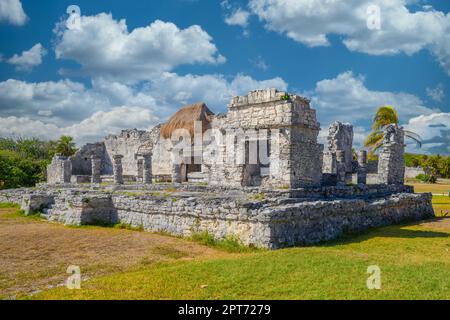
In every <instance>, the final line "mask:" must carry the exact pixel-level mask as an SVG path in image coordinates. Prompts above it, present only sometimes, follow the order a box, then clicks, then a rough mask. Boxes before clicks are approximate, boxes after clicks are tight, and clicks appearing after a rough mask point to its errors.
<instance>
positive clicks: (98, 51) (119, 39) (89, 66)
mask: <svg viewBox="0 0 450 320" xmlns="http://www.w3.org/2000/svg"><path fill="white" fill-rule="evenodd" d="M55 33H56V37H57V40H56V48H55V52H56V57H57V58H59V59H70V60H75V61H76V62H78V63H79V64H80V65H81V66H82V70H83V71H84V72H86V73H88V74H90V75H92V76H94V77H99V76H102V77H109V78H115V79H121V80H122V81H123V80H129V81H139V80H145V79H149V78H150V77H151V76H152V75H154V73H159V72H162V71H170V70H172V69H173V68H175V67H176V66H179V65H182V64H195V63H209V64H218V63H223V62H225V58H224V57H223V56H222V55H220V54H219V52H218V49H217V48H216V46H215V44H214V43H213V42H212V41H213V39H212V38H211V36H210V35H209V34H208V33H207V32H206V31H204V30H203V29H202V28H201V27H200V26H198V25H193V26H190V27H188V28H186V29H179V28H178V27H177V26H176V25H175V24H173V23H171V22H163V21H160V20H156V21H155V22H153V23H151V24H150V25H148V26H145V27H140V28H135V29H134V30H132V31H131V32H130V31H129V30H128V27H127V24H126V21H125V20H119V21H117V20H114V19H113V17H112V15H111V14H106V13H100V14H98V15H96V16H82V17H81V21H80V28H79V29H78V28H77V29H67V28H65V25H64V24H63V23H61V24H59V25H58V27H57V28H56V29H55Z"/></svg>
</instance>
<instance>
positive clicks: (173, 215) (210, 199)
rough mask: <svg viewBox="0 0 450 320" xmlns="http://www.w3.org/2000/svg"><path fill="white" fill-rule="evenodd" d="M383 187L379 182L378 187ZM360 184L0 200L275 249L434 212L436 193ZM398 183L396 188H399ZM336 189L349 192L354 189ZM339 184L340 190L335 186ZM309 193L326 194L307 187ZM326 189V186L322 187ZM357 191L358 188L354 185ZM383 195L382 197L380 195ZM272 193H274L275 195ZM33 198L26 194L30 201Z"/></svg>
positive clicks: (62, 216)
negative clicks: (256, 194) (259, 194)
mask: <svg viewBox="0 0 450 320" xmlns="http://www.w3.org/2000/svg"><path fill="white" fill-rule="evenodd" d="M377 188H379V189H377ZM377 188H368V189H367V190H365V189H364V188H362V189H361V190H360V191H361V196H360V197H355V194H353V198H345V197H344V196H345V195H343V194H340V196H341V198H334V199H333V198H327V197H323V198H320V199H313V198H300V197H302V196H308V194H305V193H304V192H305V190H302V189H298V190H291V191H286V192H293V193H292V194H285V195H284V197H283V194H282V192H280V193H279V194H277V195H275V196H276V197H274V198H271V197H270V196H271V195H270V194H268V198H267V199H266V200H258V201H252V200H249V199H247V200H246V199H245V197H242V195H240V196H236V195H235V194H234V193H230V194H228V193H226V192H221V193H220V195H217V196H212V195H209V193H208V192H207V193H205V194H203V195H202V194H198V193H197V194H196V196H194V195H189V194H183V193H180V194H173V195H170V196H164V195H160V196H156V195H155V196H127V195H123V194H120V193H116V194H107V193H102V192H94V191H80V190H63V191H62V192H61V191H56V190H55V191H49V190H47V191H40V192H39V191H30V190H29V189H27V192H23V190H22V191H20V190H12V191H2V192H0V201H1V202H4V201H14V202H16V201H17V203H20V204H21V205H22V207H23V208H24V209H26V208H27V206H28V208H29V209H30V210H31V207H30V205H32V206H33V207H34V208H38V207H39V208H44V209H43V211H44V217H46V218H47V219H49V220H52V221H59V222H62V223H65V224H74V225H80V224H98V223H101V224H109V223H118V222H123V223H129V224H131V225H133V226H142V227H143V228H144V229H145V230H146V231H151V232H161V231H164V232H168V233H170V234H174V235H182V236H189V235H192V234H193V233H197V232H203V231H207V232H208V233H210V234H211V235H213V236H214V237H216V238H224V237H227V236H234V237H238V238H239V239H240V240H241V241H242V242H243V243H244V244H247V245H255V246H258V247H266V248H271V249H276V248H281V247H286V246H291V245H297V244H311V243H316V242H319V241H325V240H331V239H335V238H336V237H339V236H340V235H342V234H344V233H347V232H360V231H363V230H366V229H368V228H371V227H377V226H383V225H388V224H394V223H401V222H406V221H416V220H421V219H427V218H432V217H434V212H433V209H432V206H431V194H413V193H407V192H402V193H393V194H390V195H382V194H381V193H378V194H376V193H373V194H372V196H371V197H367V196H364V194H365V193H367V192H382V191H385V192H395V191H412V189H408V188H407V187H404V188H405V189H403V190H401V189H398V188H400V186H393V187H392V189H391V190H388V188H383V186H379V187H377ZM396 188H397V189H396ZM338 189H339V188H337V187H335V188H334V189H333V188H330V189H328V190H330V192H336V193H335V195H338V192H349V195H351V194H352V189H351V188H343V189H342V190H338ZM333 190H334V191H333ZM309 191H311V194H320V193H317V192H314V190H313V189H311V190H309ZM324 191H325V189H324ZM353 192H355V191H353ZM381 195H382V196H381ZM272 196H274V195H272ZM26 200H28V201H26Z"/></svg>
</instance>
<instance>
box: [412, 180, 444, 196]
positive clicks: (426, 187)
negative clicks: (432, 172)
mask: <svg viewBox="0 0 450 320" xmlns="http://www.w3.org/2000/svg"><path fill="white" fill-rule="evenodd" d="M406 184H408V185H412V186H414V191H415V192H417V193H421V192H431V193H433V194H442V195H447V196H448V193H449V190H450V180H449V179H438V181H437V183H434V184H431V183H421V182H419V181H417V180H416V179H409V180H407V181H406Z"/></svg>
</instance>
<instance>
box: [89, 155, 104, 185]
mask: <svg viewBox="0 0 450 320" xmlns="http://www.w3.org/2000/svg"><path fill="white" fill-rule="evenodd" d="M101 167H102V159H100V158H99V157H96V156H91V168H92V175H91V183H101V182H102V179H101Z"/></svg>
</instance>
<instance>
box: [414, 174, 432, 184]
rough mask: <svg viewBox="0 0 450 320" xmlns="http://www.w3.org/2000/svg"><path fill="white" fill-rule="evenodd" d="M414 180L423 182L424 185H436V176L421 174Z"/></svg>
mask: <svg viewBox="0 0 450 320" xmlns="http://www.w3.org/2000/svg"><path fill="white" fill-rule="evenodd" d="M416 179H417V180H420V181H422V182H425V183H436V182H437V178H436V176H434V175H430V174H423V173H421V174H418V175H417V176H416Z"/></svg>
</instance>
